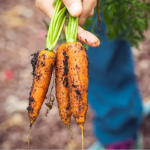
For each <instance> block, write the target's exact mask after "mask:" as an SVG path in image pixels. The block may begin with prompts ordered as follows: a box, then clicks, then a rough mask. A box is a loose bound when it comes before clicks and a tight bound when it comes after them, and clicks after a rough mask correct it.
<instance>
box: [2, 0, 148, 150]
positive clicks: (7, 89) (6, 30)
mask: <svg viewBox="0 0 150 150" xmlns="http://www.w3.org/2000/svg"><path fill="white" fill-rule="evenodd" d="M43 19H44V20H46V21H48V22H49V19H48V18H47V17H46V16H45V15H44V14H43V13H42V12H40V11H39V10H38V9H37V8H36V7H35V4H34V1H29V0H28V1H27V0H14V1H13V0H0V149H26V148H27V139H28V130H29V119H28V113H27V110H26V108H27V106H28V96H29V92H30V88H31V84H32V75H31V72H32V67H31V64H30V60H31V56H30V55H31V54H33V53H35V52H37V51H40V50H42V49H43V48H45V43H46V42H45V40H46V38H45V35H46V32H47V31H46V27H45V25H44V23H43V21H42V20H43ZM145 36H146V41H144V42H143V43H141V44H140V50H136V49H134V48H133V55H134V59H135V65H136V75H137V80H138V83H139V87H140V89H141V92H142V96H143V98H144V99H148V98H150V97H149V96H150V84H149V83H150V71H149V69H150V30H148V31H147V32H145ZM45 112H46V106H45V103H44V104H43V107H42V109H41V113H40V115H39V117H38V118H37V121H36V122H35V123H34V125H33V128H32V135H31V144H30V145H31V146H30V147H31V149H77V148H81V135H80V130H79V128H78V127H77V125H76V123H75V121H74V119H73V118H72V124H71V127H72V130H73V134H74V144H72V141H71V135H70V133H69V131H68V129H67V128H66V127H65V126H64V125H63V124H62V123H61V121H60V118H59V114H58V109H57V104H56V101H55V103H54V107H53V109H52V110H51V111H50V113H49V114H48V116H47V117H45ZM92 115H93V113H92V110H90V109H89V110H88V114H87V117H86V118H87V119H86V123H85V133H84V137H85V138H84V142H85V148H87V147H89V146H90V145H91V144H93V143H94V142H95V141H96V139H95V138H94V136H93V134H92V124H91V122H92ZM149 127H150V117H147V118H146V119H145V120H144V122H143V124H142V126H141V131H142V133H143V134H144V148H145V149H146V148H148V149H150V142H149V139H150V128H149Z"/></svg>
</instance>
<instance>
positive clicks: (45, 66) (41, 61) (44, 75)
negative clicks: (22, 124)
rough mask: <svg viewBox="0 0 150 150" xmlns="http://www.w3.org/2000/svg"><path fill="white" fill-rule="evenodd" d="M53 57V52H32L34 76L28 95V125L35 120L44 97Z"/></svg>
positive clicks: (52, 65)
mask: <svg viewBox="0 0 150 150" xmlns="http://www.w3.org/2000/svg"><path fill="white" fill-rule="evenodd" d="M37 55H38V56H37ZM55 59H56V56H55V53H54V52H52V51H48V50H42V51H40V52H39V54H34V57H33V59H32V61H31V62H32V66H33V76H34V78H33V85H32V88H31V92H30V97H29V107H28V108H27V109H28V114H29V118H30V126H32V124H33V123H34V121H35V120H36V118H37V116H38V114H39V111H40V109H41V106H42V104H43V101H44V99H45V97H46V93H47V91H48V87H49V84H50V80H51V75H52V71H53V68H54V65H55ZM33 60H34V61H33Z"/></svg>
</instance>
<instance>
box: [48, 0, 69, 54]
mask: <svg viewBox="0 0 150 150" xmlns="http://www.w3.org/2000/svg"><path fill="white" fill-rule="evenodd" d="M61 4H62V0H57V2H56V7H55V10H54V14H53V16H52V19H51V22H50V25H49V30H48V34H47V39H46V48H48V50H50V51H53V49H54V47H55V46H56V43H57V41H58V38H59V36H60V33H61V30H62V28H63V24H64V22H65V19H66V16H65V12H66V8H65V7H64V8H63V9H61V10H60V7H61Z"/></svg>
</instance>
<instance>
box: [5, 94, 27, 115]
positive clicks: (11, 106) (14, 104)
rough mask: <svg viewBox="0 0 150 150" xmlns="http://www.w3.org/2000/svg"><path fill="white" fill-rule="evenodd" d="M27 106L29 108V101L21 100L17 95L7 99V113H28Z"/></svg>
mask: <svg viewBox="0 0 150 150" xmlns="http://www.w3.org/2000/svg"><path fill="white" fill-rule="evenodd" d="M27 106H28V101H27V100H20V99H19V98H18V97H17V96H15V95H9V96H8V97H7V98H6V103H5V111H6V112H7V113H10V114H11V113H14V112H24V111H26V107H27Z"/></svg>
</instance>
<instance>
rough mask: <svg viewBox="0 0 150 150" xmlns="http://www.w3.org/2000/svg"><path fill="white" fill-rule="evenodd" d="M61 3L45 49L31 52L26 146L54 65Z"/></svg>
mask: <svg viewBox="0 0 150 150" xmlns="http://www.w3.org/2000/svg"><path fill="white" fill-rule="evenodd" d="M61 4H62V0H57V2H56V7H55V10H54V14H53V17H52V20H51V24H50V26H49V30H48V34H47V40H46V49H45V50H42V51H40V52H38V53H35V54H33V56H34V57H33V59H32V60H31V63H32V66H33V83H32V87H31V92H30V96H29V107H28V108H27V110H28V115H29V119H30V131H29V139H28V148H29V141H30V135H31V127H32V125H33V123H34V121H35V120H36V118H37V117H38V114H39V111H40V109H41V107H42V104H43V101H44V99H45V97H46V94H47V91H48V88H49V84H50V80H51V76H52V72H53V68H54V65H55V60H56V55H55V53H54V52H53V49H54V47H55V45H56V43H57V41H58V38H59V36H60V33H61V30H62V28H63V24H64V22H65V19H66V16H65V12H66V8H65V7H64V8H62V9H61V10H60V7H61Z"/></svg>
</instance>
